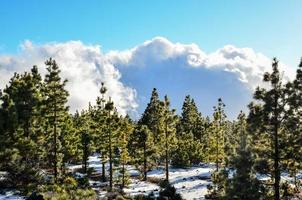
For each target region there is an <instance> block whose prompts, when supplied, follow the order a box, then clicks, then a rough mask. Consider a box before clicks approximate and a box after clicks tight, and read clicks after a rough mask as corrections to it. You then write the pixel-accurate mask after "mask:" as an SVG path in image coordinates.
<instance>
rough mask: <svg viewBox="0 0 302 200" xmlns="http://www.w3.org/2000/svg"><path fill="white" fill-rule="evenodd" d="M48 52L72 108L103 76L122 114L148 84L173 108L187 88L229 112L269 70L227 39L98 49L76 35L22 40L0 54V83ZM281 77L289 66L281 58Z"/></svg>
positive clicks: (207, 108) (91, 96) (138, 105)
mask: <svg viewBox="0 0 302 200" xmlns="http://www.w3.org/2000/svg"><path fill="white" fill-rule="evenodd" d="M49 57H53V58H54V59H56V60H57V62H58V63H59V65H60V67H61V70H62V76H63V77H64V78H67V79H68V80H69V83H68V85H67V89H68V90H69V92H70V98H69V105H70V106H71V111H75V110H76V109H82V108H85V107H87V104H88V102H89V101H90V102H94V101H95V98H96V96H97V95H98V94H99V88H100V83H101V82H102V81H103V82H105V84H106V85H107V87H108V96H111V97H112V98H113V100H114V101H115V103H116V106H117V108H118V111H119V112H120V113H121V114H126V113H132V114H133V113H134V112H135V111H138V113H141V112H142V111H143V109H144V107H145V105H146V103H147V102H148V100H149V97H150V92H151V90H152V88H153V87H157V88H158V89H159V92H160V93H161V94H162V95H164V94H168V95H169V96H170V97H171V102H172V105H173V106H174V107H176V108H178V110H179V109H180V108H181V104H182V101H183V98H184V96H185V95H187V94H191V96H192V97H194V98H195V100H196V102H197V103H198V105H199V107H200V108H201V111H202V112H204V113H205V114H210V113H211V110H212V106H213V105H215V103H216V100H217V98H219V97H222V98H223V99H224V100H225V102H226V104H227V107H228V112H229V114H230V115H231V117H234V116H235V115H236V114H237V113H238V112H239V111H240V110H241V109H244V108H245V106H246V104H247V103H248V102H249V101H250V100H251V94H252V90H253V89H254V88H255V87H256V86H258V85H261V84H262V76H263V73H264V72H265V71H270V70H271V67H270V66H271V58H268V57H266V56H265V55H263V54H261V53H257V52H255V51H254V50H253V49H251V48H237V47H235V46H232V45H227V46H224V47H222V48H221V49H218V50H217V51H215V52H212V53H206V52H204V51H203V50H201V48H200V47H199V46H198V45H196V44H180V43H173V42H171V41H169V40H167V39H166V38H163V37H156V38H153V39H152V40H148V41H146V42H144V43H142V44H140V45H137V46H135V47H133V48H131V49H127V50H124V51H116V50H115V51H109V52H108V53H103V52H102V50H101V48H100V46H98V45H85V44H83V43H82V42H80V41H69V42H64V43H47V44H41V45H37V44H33V43H32V42H30V41H25V42H24V43H23V44H22V45H21V49H20V52H19V53H18V54H15V55H0V88H3V87H4V85H5V84H6V83H7V81H8V80H9V78H10V77H11V76H12V74H13V72H14V71H17V72H22V71H25V70H29V69H30V67H31V66H32V65H38V66H40V70H41V72H42V74H44V73H45V69H44V64H43V63H44V61H45V60H46V59H48V58H49ZM280 66H281V70H283V71H285V76H284V77H285V79H289V78H290V77H291V76H293V74H294V73H293V71H292V69H291V68H289V67H287V66H285V65H284V64H282V63H281V65H280Z"/></svg>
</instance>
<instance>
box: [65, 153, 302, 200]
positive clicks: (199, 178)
mask: <svg viewBox="0 0 302 200" xmlns="http://www.w3.org/2000/svg"><path fill="white" fill-rule="evenodd" d="M81 167H82V166H81V165H75V166H69V169H71V170H75V169H79V168H81ZM89 167H93V168H94V169H95V170H96V172H98V173H101V171H102V165H101V162H100V158H99V155H98V154H94V155H92V156H90V157H89ZM126 169H127V171H128V173H129V174H130V177H131V178H130V181H131V183H130V184H129V185H128V186H127V187H126V188H125V189H124V192H125V193H126V194H128V195H130V196H135V195H138V194H144V195H148V194H150V193H151V192H152V193H154V195H155V196H157V195H158V193H159V191H160V187H159V186H158V185H157V184H155V183H151V182H147V181H141V180H139V179H138V178H137V176H138V175H139V172H138V170H136V169H135V167H133V166H130V165H127V166H126ZM214 169H215V167H214V165H213V164H201V165H200V166H195V167H191V168H187V169H182V168H172V167H170V169H169V170H170V172H169V181H170V183H171V184H172V185H173V186H174V187H175V188H176V190H177V192H178V193H180V194H181V195H182V197H183V198H184V199H186V200H193V199H196V200H197V199H204V196H205V195H206V194H207V185H209V184H211V172H212V171H213V170H214ZM108 170H109V165H108V164H106V171H107V174H108ZM79 175H81V174H79ZM281 175H282V176H281V179H282V180H284V181H288V182H293V180H294V179H293V177H290V176H289V174H288V173H282V174H281ZM148 178H154V179H157V180H160V179H162V180H164V178H165V170H164V168H160V167H159V168H157V169H154V170H152V171H150V172H148ZM257 178H258V179H259V180H263V181H264V180H268V179H270V177H269V176H267V175H259V174H258V175H257ZM297 179H300V180H301V179H302V173H301V172H300V173H299V174H298V175H297ZM90 184H91V185H92V186H93V187H94V188H95V189H96V190H97V189H98V188H100V187H102V186H103V185H104V184H108V183H102V182H99V181H90ZM99 195H100V196H101V197H103V196H105V195H106V191H105V190H103V191H101V192H99Z"/></svg>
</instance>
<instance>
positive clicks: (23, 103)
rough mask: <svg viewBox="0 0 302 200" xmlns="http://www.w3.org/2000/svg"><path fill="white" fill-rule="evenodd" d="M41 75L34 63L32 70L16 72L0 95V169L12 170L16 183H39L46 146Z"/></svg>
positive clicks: (21, 184)
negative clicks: (41, 104)
mask: <svg viewBox="0 0 302 200" xmlns="http://www.w3.org/2000/svg"><path fill="white" fill-rule="evenodd" d="M41 85H42V83H41V76H40V74H39V73H38V70H37V67H36V66H34V67H33V68H32V70H31V73H28V72H25V73H24V74H22V75H20V74H17V73H15V74H14V76H13V77H12V79H11V80H10V83H9V85H8V86H6V88H5V89H4V91H3V93H2V92H1V96H0V103H1V105H0V121H1V122H0V130H1V134H0V146H1V147H0V159H1V161H2V162H1V164H0V168H2V169H3V170H5V171H7V172H9V174H10V178H11V179H10V180H11V182H13V183H14V184H15V185H20V186H26V184H28V183H34V182H37V178H38V170H34V169H40V165H41V164H42V163H41V157H42V156H43V149H42V150H39V149H40V148H38V146H39V144H40V143H41V140H42V138H41V131H40V128H37V125H38V124H39V123H40V119H41V118H40V117H39V115H40V103H41V100H42V98H43V97H42V95H41V91H40V90H41Z"/></svg>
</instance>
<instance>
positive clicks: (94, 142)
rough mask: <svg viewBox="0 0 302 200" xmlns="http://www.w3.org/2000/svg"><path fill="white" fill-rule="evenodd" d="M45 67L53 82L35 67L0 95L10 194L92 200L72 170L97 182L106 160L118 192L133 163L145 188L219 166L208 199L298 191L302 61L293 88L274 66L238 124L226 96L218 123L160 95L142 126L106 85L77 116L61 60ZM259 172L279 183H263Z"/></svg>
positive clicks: (217, 109) (0, 143)
mask: <svg viewBox="0 0 302 200" xmlns="http://www.w3.org/2000/svg"><path fill="white" fill-rule="evenodd" d="M45 65H46V69H47V73H46V75H45V76H44V77H42V76H41V75H40V73H39V71H38V67H37V66H33V67H32V69H31V71H30V72H24V73H22V74H19V73H15V74H14V75H13V77H12V78H11V79H10V81H9V83H8V84H7V85H6V87H5V88H4V89H3V90H2V91H0V160H1V163H0V171H5V172H6V173H7V175H6V179H5V181H4V182H3V181H0V187H1V188H17V189H19V190H21V191H23V192H24V193H30V192H32V191H36V190H37V191H39V190H43V189H44V191H48V190H54V186H56V187H57V186H60V185H74V188H76V189H77V188H81V189H82V190H81V191H77V192H76V194H77V195H86V199H88V196H90V197H93V192H91V191H89V189H87V188H89V184H87V180H86V183H83V182H85V181H83V180H73V179H72V178H71V176H72V174H71V172H70V170H68V165H70V164H76V163H82V166H83V167H82V172H83V173H84V174H86V175H87V176H89V174H91V169H90V168H89V164H88V158H89V156H90V155H91V154H92V153H94V152H97V153H99V155H100V161H101V163H102V173H101V176H100V181H103V182H107V181H108V182H109V185H108V191H109V192H110V191H114V190H116V188H121V189H123V188H124V187H125V186H126V185H127V184H129V174H128V172H127V170H126V167H127V165H133V166H136V168H137V169H138V170H139V171H140V172H141V178H142V179H143V180H148V177H147V172H148V171H149V170H151V169H154V168H156V167H158V166H161V167H163V168H164V169H165V180H166V182H169V166H173V167H182V168H183V167H190V166H193V165H198V164H200V163H214V165H215V172H214V173H213V174H212V181H213V184H212V185H210V186H209V194H208V195H207V198H211V199H246V200H248V199H270V198H273V199H275V200H279V199H281V198H289V196H290V195H294V194H295V193H299V188H300V185H299V181H298V180H297V174H298V172H299V171H300V170H301V168H302V154H301V152H302V145H301V144H302V61H301V63H300V65H299V67H298V69H297V73H296V77H295V79H294V80H293V81H288V82H284V81H283V77H282V76H283V74H282V72H280V71H279V68H278V61H277V60H276V59H274V60H273V62H272V72H271V73H268V72H267V73H265V74H264V76H263V81H264V82H265V85H266V87H263V88H262V87H258V88H256V90H255V92H254V97H253V99H254V100H253V101H252V102H251V103H250V104H249V105H248V108H249V113H248V114H247V115H246V114H244V113H243V112H240V113H239V115H238V118H237V119H236V120H230V119H228V118H227V115H226V113H225V104H224V103H223V100H222V99H221V98H219V99H218V101H217V104H216V106H214V107H213V114H212V116H203V115H202V113H201V112H199V110H198V107H197V105H196V103H195V101H194V99H193V98H192V97H191V96H190V95H188V96H186V97H185V99H184V102H183V106H182V110H181V113H180V114H177V113H176V110H175V109H173V108H171V106H170V100H169V97H168V96H167V95H166V96H164V98H163V99H161V98H160V96H159V94H158V91H157V90H156V88H154V89H153V90H152V93H151V98H150V101H149V103H148V105H147V107H146V109H145V111H144V112H143V114H142V115H141V117H140V118H139V119H138V120H133V119H131V118H130V117H129V116H128V115H126V116H121V115H119V113H118V112H117V110H116V108H115V105H114V102H113V101H112V100H111V98H110V97H108V95H107V88H106V83H102V84H101V88H100V92H99V95H98V97H97V99H96V101H95V102H91V103H89V106H88V109H84V110H81V111H77V112H76V113H73V114H72V113H70V112H69V107H68V106H67V101H68V96H69V93H68V91H67V90H66V84H68V82H67V80H62V78H61V76H60V69H59V66H58V64H57V63H56V61H55V60H53V59H51V58H50V59H49V60H47V61H46V62H45ZM107 163H108V164H109V174H107V170H106V164H107ZM231 172H233V176H232V177H231V178H230V173H231ZM282 172H286V173H289V174H290V175H291V176H292V177H294V185H293V186H291V185H290V184H288V183H286V182H284V181H281V173H282ZM259 174H261V175H269V177H270V179H269V180H268V181H260V180H259V179H258V178H257V177H256V175H259ZM45 177H47V178H45ZM71 183H72V184H71ZM41 186H42V187H41ZM64 187H65V186H64ZM41 188H42V189H41ZM66 188H68V186H66V187H65V190H68V191H69V190H70V191H71V189H70V188H69V189H66ZM56 191H57V192H58V191H59V190H58V189H56ZM60 191H61V190H60ZM73 195H74V193H73Z"/></svg>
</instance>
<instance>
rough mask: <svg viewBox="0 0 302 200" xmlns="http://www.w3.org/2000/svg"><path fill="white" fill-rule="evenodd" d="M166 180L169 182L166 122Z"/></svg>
mask: <svg viewBox="0 0 302 200" xmlns="http://www.w3.org/2000/svg"><path fill="white" fill-rule="evenodd" d="M165 132H166V144H165V146H166V156H165V157H166V180H167V181H169V155H168V124H167V122H166V130H165Z"/></svg>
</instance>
